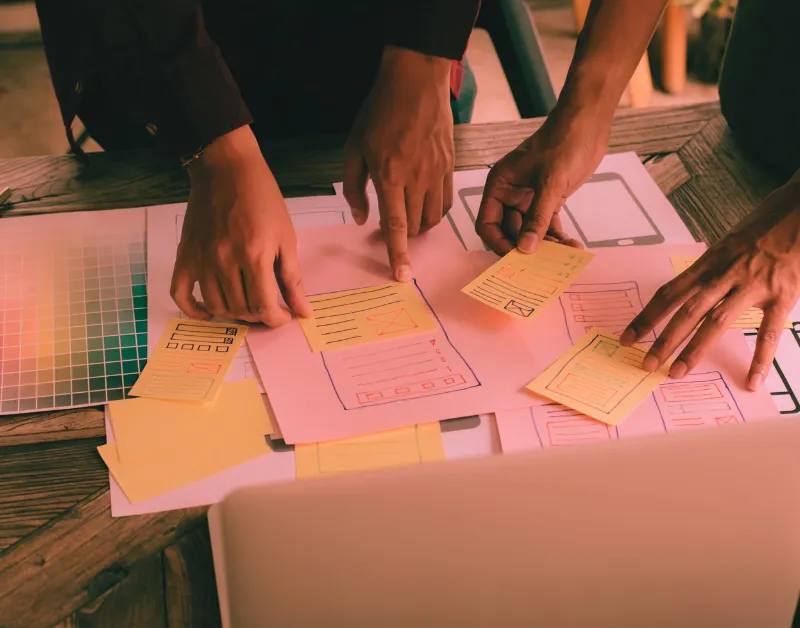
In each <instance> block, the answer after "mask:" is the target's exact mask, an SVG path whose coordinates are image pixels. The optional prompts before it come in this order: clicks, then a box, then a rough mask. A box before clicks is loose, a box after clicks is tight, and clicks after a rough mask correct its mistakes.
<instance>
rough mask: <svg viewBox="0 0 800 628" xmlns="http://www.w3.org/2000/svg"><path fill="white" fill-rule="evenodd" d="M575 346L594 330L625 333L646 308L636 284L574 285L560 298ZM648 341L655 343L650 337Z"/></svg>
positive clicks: (649, 335)
mask: <svg viewBox="0 0 800 628" xmlns="http://www.w3.org/2000/svg"><path fill="white" fill-rule="evenodd" d="M559 303H560V304H561V309H562V312H563V314H564V321H565V322H566V324H567V333H568V334H569V337H570V339H571V340H572V342H577V341H578V340H580V339H581V338H582V337H583V336H584V334H586V332H588V331H589V330H590V329H591V328H592V327H600V328H602V329H607V330H608V331H611V332H614V333H621V332H622V331H623V330H624V329H625V327H627V325H628V323H630V322H631V320H633V317H634V316H636V315H637V314H638V313H639V312H641V311H642V308H643V307H644V305H643V303H642V298H641V295H640V293H639V285H638V284H637V283H636V282H635V281H623V282H618V283H598V284H577V283H576V284H572V286H570V287H569V288H568V289H567V290H566V291H565V292H564V294H562V295H561V297H560V298H559ZM645 340H655V335H654V334H652V333H650V334H648V335H647V337H646V339H645Z"/></svg>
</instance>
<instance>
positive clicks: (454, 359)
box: [320, 281, 480, 410]
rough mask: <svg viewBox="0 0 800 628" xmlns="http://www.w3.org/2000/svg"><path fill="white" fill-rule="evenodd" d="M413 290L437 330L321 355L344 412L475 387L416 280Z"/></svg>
mask: <svg viewBox="0 0 800 628" xmlns="http://www.w3.org/2000/svg"><path fill="white" fill-rule="evenodd" d="M413 288H414V289H415V291H416V292H417V294H418V295H419V297H420V298H421V299H422V301H423V302H424V303H425V305H426V307H427V308H428V310H429V311H430V313H431V314H432V315H433V317H434V319H435V320H436V323H437V326H438V329H437V330H435V331H433V332H420V333H418V334H415V335H413V336H405V337H402V338H398V339H395V340H386V341H383V342H381V343H380V344H369V345H360V346H353V347H347V348H344V349H338V350H335V351H323V352H321V353H320V357H321V359H322V362H323V364H324V366H325V370H326V371H327V373H328V377H329V378H330V381H331V384H332V385H333V388H334V390H335V392H336V396H337V397H338V398H339V401H340V402H341V404H342V407H343V408H344V409H345V410H354V409H358V408H363V407H365V406H374V405H380V404H385V403H392V402H396V401H402V400H406V399H415V398H419V397H429V396H432V395H439V394H443V393H449V392H455V391H458V390H466V389H468V388H474V387H476V386H480V381H478V378H477V377H476V375H475V373H474V372H473V370H472V368H471V367H470V366H469V364H467V362H466V361H465V360H464V358H463V356H462V355H461V354H460V353H459V352H458V349H456V348H455V346H454V345H453V344H452V342H450V339H449V337H448V336H447V333H446V331H445V330H444V328H443V327H442V324H441V321H440V320H439V319H438V317H437V316H436V313H435V312H434V311H433V309H432V308H431V307H430V304H429V303H428V301H427V299H425V295H424V294H423V293H422V291H421V290H420V288H419V286H418V285H417V284H416V281H415V282H413Z"/></svg>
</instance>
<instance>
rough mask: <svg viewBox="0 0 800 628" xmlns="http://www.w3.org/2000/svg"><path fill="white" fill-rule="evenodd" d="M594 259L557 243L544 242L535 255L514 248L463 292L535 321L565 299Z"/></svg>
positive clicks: (499, 308)
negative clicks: (567, 292)
mask: <svg viewBox="0 0 800 628" xmlns="http://www.w3.org/2000/svg"><path fill="white" fill-rule="evenodd" d="M593 257H594V253H587V252H586V251H581V250H578V249H574V248H572V247H568V246H564V245H563V244H556V243H554V242H542V243H541V244H540V245H539V248H538V249H537V250H536V252H535V253H522V252H521V251H519V250H518V249H514V250H513V251H511V252H510V253H508V254H507V255H506V256H505V257H503V258H502V259H501V260H498V261H497V262H495V263H494V264H492V265H491V266H490V267H489V268H487V269H486V270H485V271H484V272H483V273H481V274H480V275H479V276H478V277H477V278H476V279H474V280H473V281H472V282H470V283H469V285H467V286H466V287H464V288H463V289H462V290H461V291H462V292H463V293H465V294H468V295H469V296H471V297H472V298H474V299H477V300H478V301H480V302H482V303H485V304H486V305H489V306H491V307H493V308H494V309H496V310H500V311H501V312H505V313H506V314H509V315H511V316H516V317H518V318H526V319H531V318H534V317H535V316H536V315H537V314H538V313H539V312H540V311H541V310H543V309H544V308H546V307H547V306H548V305H550V304H551V303H552V302H553V301H555V300H556V299H557V298H558V297H559V296H561V293H562V292H564V290H566V289H567V288H568V287H569V286H570V285H571V284H572V282H574V281H575V280H576V279H577V278H578V276H579V275H580V274H581V272H583V269H584V268H586V266H588V264H589V262H590V261H592V258H593Z"/></svg>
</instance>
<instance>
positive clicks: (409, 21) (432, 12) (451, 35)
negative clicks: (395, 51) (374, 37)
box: [384, 0, 481, 60]
mask: <svg viewBox="0 0 800 628" xmlns="http://www.w3.org/2000/svg"><path fill="white" fill-rule="evenodd" d="M385 2H386V8H385V11H384V32H385V37H386V40H385V41H386V43H387V44H390V45H394V46H398V47H400V48H407V49H409V50H415V51H417V52H421V53H423V54H427V55H432V56H434V57H444V58H445V59H453V60H460V59H461V58H462V57H463V56H464V52H465V51H466V49H467V42H468V41H469V36H470V33H471V32H472V27H473V26H474V25H475V19H476V18H477V17H478V10H479V9H480V5H481V2H480V0H385Z"/></svg>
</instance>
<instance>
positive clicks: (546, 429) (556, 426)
mask: <svg viewBox="0 0 800 628" xmlns="http://www.w3.org/2000/svg"><path fill="white" fill-rule="evenodd" d="M531 414H532V416H533V423H534V427H535V428H536V433H537V434H538V435H539V440H540V442H541V443H542V445H543V446H544V447H566V446H571V445H580V444H583V443H596V442H602V441H606V440H615V439H617V438H618V437H619V432H618V429H617V428H616V427H613V426H611V425H607V424H605V423H602V422H600V421H595V420H594V419H592V418H590V417H587V416H586V415H584V414H581V413H580V412H577V411H575V410H572V409H571V408H568V407H566V406H563V405H561V404H558V403H554V404H547V405H543V406H535V407H533V408H532V409H531Z"/></svg>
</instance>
